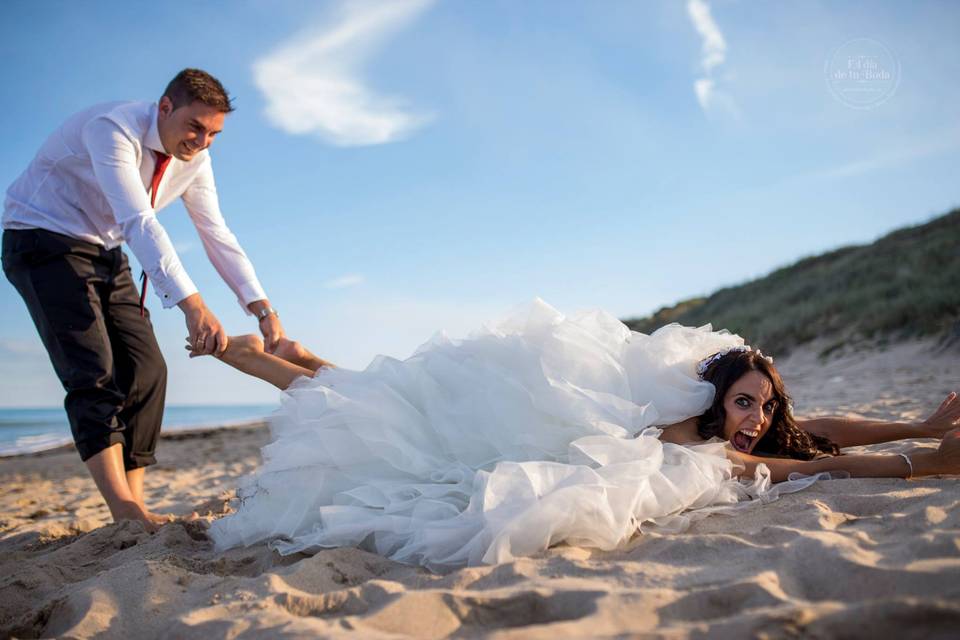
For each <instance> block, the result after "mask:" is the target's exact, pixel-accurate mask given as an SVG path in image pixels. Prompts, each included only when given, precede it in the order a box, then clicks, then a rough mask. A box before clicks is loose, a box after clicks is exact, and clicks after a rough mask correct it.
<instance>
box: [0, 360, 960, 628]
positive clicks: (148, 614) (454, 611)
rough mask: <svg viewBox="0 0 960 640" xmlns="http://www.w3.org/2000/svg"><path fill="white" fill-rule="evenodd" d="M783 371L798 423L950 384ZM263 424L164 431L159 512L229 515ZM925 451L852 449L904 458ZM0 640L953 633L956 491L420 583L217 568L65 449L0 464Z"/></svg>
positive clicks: (959, 623) (958, 570) (947, 363)
mask: <svg viewBox="0 0 960 640" xmlns="http://www.w3.org/2000/svg"><path fill="white" fill-rule="evenodd" d="M813 353H814V350H811V351H805V352H799V353H797V354H795V355H794V356H793V357H791V358H789V359H787V360H784V361H782V362H778V365H779V366H780V368H781V370H782V371H784V372H785V373H786V378H787V382H788V385H789V386H790V388H791V391H792V393H793V395H794V396H795V399H796V405H797V411H798V413H801V414H805V415H824V414H838V413H839V414H847V413H849V414H858V415H863V416H866V417H873V418H885V419H902V420H914V419H917V418H919V417H921V416H922V415H923V414H924V413H926V412H928V411H929V410H932V409H933V408H934V407H935V406H936V405H937V404H938V403H939V401H940V400H941V399H942V397H943V395H945V394H946V392H947V391H949V390H950V389H960V357H958V355H957V353H956V352H954V353H939V354H937V353H936V352H935V351H934V350H933V345H931V344H930V343H923V342H918V343H909V344H905V345H900V346H898V347H896V348H893V349H890V350H888V351H886V352H873V353H869V354H863V353H860V354H858V353H851V354H848V355H846V356H842V357H839V358H837V359H835V360H833V361H831V362H829V363H828V364H827V365H825V366H824V365H822V364H821V363H818V362H817V361H816V358H815V356H814V355H812V354H813ZM267 439H268V433H267V430H266V429H265V428H264V427H260V428H246V429H240V430H230V431H214V432H207V433H203V434H192V435H177V436H174V437H171V438H165V439H164V441H163V442H162V444H161V448H160V452H159V453H160V459H161V461H162V464H159V465H157V466H156V467H154V468H153V469H152V470H151V471H150V473H148V477H147V493H148V500H149V502H150V503H151V504H153V505H156V507H157V508H158V509H160V510H168V511H172V512H174V513H181V514H186V513H189V512H190V511H193V510H195V509H200V510H201V511H202V512H204V513H205V514H207V515H208V516H209V517H216V516H217V515H220V514H222V513H225V512H226V510H227V509H228V508H229V507H228V501H229V498H230V495H231V491H232V489H233V487H234V485H235V480H236V479H237V478H238V477H239V476H241V475H243V474H246V473H249V472H250V471H251V470H252V469H254V468H255V467H256V464H257V461H258V451H259V447H260V446H262V445H263V444H265V443H266V442H267ZM935 446H936V442H935V441H933V440H910V441H902V442H898V443H888V444H885V445H877V446H874V447H868V448H863V450H874V451H905V452H908V451H911V450H915V449H923V448H931V447H935ZM0 479H2V483H0V536H2V537H0V554H2V556H0V557H2V560H0V563H2V575H3V578H2V579H0V636H4V637H6V636H15V637H38V636H43V637H53V636H56V637H92V636H97V637H107V638H110V637H130V636H136V637H161V638H162V637H169V638H210V637H236V636H241V635H242V636H243V637H316V636H324V637H341V636H350V637H363V638H397V637H408V636H410V637H422V638H443V637H448V636H455V637H461V636H484V637H492V638H511V637H524V638H550V639H551V640H554V639H555V638H557V637H563V636H573V637H624V636H633V635H636V636H640V637H644V636H655V637H666V638H673V637H682V638H688V637H710V638H716V637H719V638H724V637H729V638H743V637H759V638H786V637H908V638H909V637H917V638H920V637H923V638H941V637H942V638H948V637H956V635H957V629H960V509H958V508H957V507H958V503H960V485H958V480H957V479H956V478H927V479H919V480H913V481H903V480H896V479H857V480H831V481H826V482H820V483H818V484H817V485H815V486H814V487H812V488H810V489H808V490H806V491H803V492H800V493H797V494H791V495H787V496H785V497H783V498H781V499H780V500H779V501H777V502H775V503H772V504H769V505H763V506H758V507H757V508H753V509H746V510H744V511H743V512H741V513H739V514H737V515H736V516H726V515H714V516H710V517H708V518H705V519H703V520H701V521H698V522H697V523H695V524H694V525H693V526H692V527H691V528H690V529H689V530H688V531H686V532H685V533H681V534H662V533H643V534H641V535H638V536H637V537H636V538H634V540H633V541H632V542H631V544H630V545H628V546H627V547H626V548H624V549H621V550H618V551H615V552H596V551H591V550H589V549H583V548H577V547H566V546H560V547H556V548H553V549H550V550H548V551H546V552H544V553H541V554H538V555H537V556H535V557H532V558H521V559H518V560H516V561H513V562H510V563H506V564H503V565H499V566H484V567H471V568H466V569H462V570H459V571H456V572H453V573H451V574H448V575H434V574H431V573H429V572H427V571H424V570H422V569H419V568H415V567H409V566H405V565H401V564H397V563H395V562H392V561H389V560H387V559H384V558H382V557H379V556H376V555H373V554H370V553H366V552H364V551H360V550H356V549H333V550H328V551H324V552H321V553H318V554H316V555H313V556H306V555H295V556H290V557H281V556H279V555H276V554H274V553H272V552H270V551H269V550H268V549H267V548H266V547H265V546H264V545H259V546H255V547H252V548H249V549H239V550H233V551H230V552H228V553H226V554H223V555H215V554H214V553H213V552H212V550H211V544H210V542H209V541H207V540H206V537H205V535H204V532H203V527H202V526H200V525H199V524H198V523H192V524H191V523H187V524H184V523H174V524H170V525H167V526H165V527H163V528H162V529H161V530H160V532H158V533H156V534H154V535H150V534H147V533H145V532H144V531H143V529H142V528H141V527H140V526H139V525H135V524H133V523H123V524H108V522H109V517H108V513H107V511H106V508H105V507H104V506H103V505H102V504H101V503H100V498H99V497H98V495H97V494H96V491H95V489H94V487H93V483H92V481H90V480H89V479H88V478H87V476H86V474H85V471H84V469H83V466H82V464H81V463H80V461H79V459H78V458H77V456H76V454H75V453H74V452H73V451H68V450H61V451H56V452H48V453H44V454H39V455H34V456H23V457H19V458H14V459H6V460H3V461H0Z"/></svg>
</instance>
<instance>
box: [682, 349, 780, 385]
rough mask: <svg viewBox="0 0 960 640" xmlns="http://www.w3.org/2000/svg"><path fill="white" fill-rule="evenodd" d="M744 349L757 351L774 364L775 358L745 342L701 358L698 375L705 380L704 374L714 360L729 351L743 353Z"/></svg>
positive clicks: (698, 364)
mask: <svg viewBox="0 0 960 640" xmlns="http://www.w3.org/2000/svg"><path fill="white" fill-rule="evenodd" d="M744 351H756V352H757V355H758V356H760V357H761V358H763V359H764V360H766V361H767V362H769V363H770V364H773V358H771V357H770V356H765V355H763V352H762V351H760V349H751V348H750V346H749V345H745V344H743V345H736V346H733V347H727V348H726V349H723V350H722V351H718V352H716V353H715V354H713V355H712V356H708V357H706V358H704V359H703V360H701V361H700V362H698V363H697V376H698V377H699V378H700V379H701V380H703V376H704V374H705V373H706V372H707V369H709V368H710V365H712V364H713V363H714V362H716V361H717V360H719V359H720V358H722V357H723V356H725V355H727V354H728V353H741V352H744Z"/></svg>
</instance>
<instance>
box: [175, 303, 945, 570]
mask: <svg viewBox="0 0 960 640" xmlns="http://www.w3.org/2000/svg"><path fill="white" fill-rule="evenodd" d="M743 342H744V341H743V339H742V338H740V337H739V336H736V335H732V334H730V333H727V332H726V331H719V332H714V331H712V330H711V328H710V326H709V325H707V326H704V327H700V328H698V329H695V328H689V327H682V326H680V325H675V324H674V325H668V326H665V327H663V328H661V329H659V330H657V331H655V332H654V333H652V334H650V335H645V334H641V333H636V332H631V331H630V330H629V329H628V328H627V327H626V326H624V325H623V324H622V323H621V322H619V321H618V320H617V319H616V318H614V317H612V316H610V315H608V314H606V313H603V312H590V313H582V314H579V315H574V316H569V317H568V316H564V315H562V314H560V313H559V312H558V311H556V310H554V309H553V308H551V307H550V306H548V305H547V304H546V303H544V302H542V301H540V300H536V301H534V302H533V303H532V304H531V305H528V306H527V307H525V308H523V309H521V310H520V311H518V312H516V313H514V314H513V315H511V316H509V317H508V318H507V319H506V320H504V321H502V322H500V323H498V324H496V325H494V326H492V327H484V329H482V330H480V331H477V332H475V333H474V334H472V335H471V336H470V337H468V338H467V339H464V340H461V341H451V340H449V339H448V338H446V337H445V336H444V335H442V334H440V335H438V336H436V337H434V338H433V339H432V340H430V341H429V342H427V343H426V344H424V345H423V346H422V347H420V349H418V350H417V351H416V353H414V355H413V356H411V357H410V358H408V359H406V360H403V361H400V360H395V359H393V358H388V357H385V356H379V357H377V358H376V359H374V361H373V362H372V363H371V364H370V365H369V366H368V367H367V368H366V369H365V370H363V371H351V370H346V369H339V368H336V367H333V366H332V365H331V364H330V363H328V362H326V361H324V360H322V359H320V358H318V357H316V356H314V355H313V354H311V353H310V352H309V351H307V350H306V349H305V348H303V347H302V346H301V345H299V344H298V343H295V342H290V341H285V342H283V343H282V344H281V346H280V348H278V349H277V351H276V352H275V354H267V353H264V351H263V346H262V343H261V342H260V340H259V339H258V338H256V337H254V336H241V337H238V338H231V339H230V341H229V346H228V348H227V350H226V352H225V353H224V354H223V355H222V356H221V359H222V360H223V361H224V362H226V363H227V364H230V365H232V366H234V367H236V368H237V369H239V370H241V371H243V372H245V373H248V374H251V375H254V376H257V377H259V378H262V379H263V380H266V381H268V382H270V383H272V384H274V385H276V386H277V387H279V388H281V389H284V390H286V394H285V397H284V401H283V403H282V406H281V408H280V410H279V411H278V412H277V413H276V414H275V415H274V416H273V417H272V418H271V430H272V436H273V439H272V442H271V443H270V444H268V445H267V446H266V447H264V449H263V465H262V467H261V469H260V470H259V471H258V472H257V473H256V474H255V475H253V476H252V477H250V478H247V479H246V480H245V481H243V483H242V484H241V486H240V487H239V489H238V491H237V497H238V500H237V510H236V512H235V513H232V514H230V515H228V516H226V517H224V518H221V519H220V520H217V521H215V522H213V523H212V524H211V527H210V535H211V538H212V539H213V540H214V542H215V544H216V547H217V549H219V550H225V549H228V548H231V547H235V546H239V545H250V544H253V543H256V542H260V541H263V540H269V541H270V545H271V546H272V547H273V548H275V549H277V550H278V551H280V552H281V553H284V554H288V553H295V552H298V551H311V550H317V549H320V548H324V547H336V546H346V545H357V546H362V547H364V548H367V549H370V550H372V551H375V552H377V553H381V554H383V555H386V556H389V557H391V558H393V559H395V560H397V561H400V562H408V563H418V564H422V565H424V566H426V567H428V568H430V569H432V570H444V569H449V568H453V567H459V566H463V565H465V564H479V563H496V562H503V561H506V560H509V559H511V558H512V557H514V556H517V555H528V554H531V553H535V552H537V551H540V550H543V549H546V548H547V547H549V546H551V545H553V544H557V543H560V542H567V543H570V544H578V545H583V546H592V547H598V548H601V549H612V548H615V547H617V546H618V545H620V544H622V543H623V542H625V541H627V540H629V539H630V537H631V536H633V535H634V534H635V533H636V532H637V531H638V530H639V529H640V528H641V527H644V528H648V527H656V528H658V529H660V530H667V531H679V530H682V529H683V528H685V527H686V526H688V525H689V523H690V522H691V521H692V520H694V519H697V518H700V517H703V516H705V515H707V514H709V513H714V512H718V511H721V512H731V511H734V510H736V509H739V508H743V507H744V506H748V505H749V504H751V503H755V502H767V501H770V500H774V499H776V498H777V496H778V495H779V494H780V493H783V492H788V491H796V490H799V489H802V488H804V487H806V486H808V485H809V484H811V483H812V482H815V481H816V480H817V479H819V478H829V477H831V475H830V472H833V473H834V474H835V475H834V476H833V477H846V476H847V475H849V476H855V477H906V478H910V477H913V476H921V475H933V474H954V473H960V429H956V428H954V427H955V426H956V424H957V423H958V422H960V401H958V400H957V399H956V394H955V393H951V394H950V395H949V396H948V397H947V398H946V400H944V402H943V403H942V404H941V406H940V407H939V409H937V411H936V412H935V413H934V414H933V415H932V416H930V418H928V419H927V420H926V421H924V422H922V423H919V424H907V423H884V422H872V421H861V420H847V419H839V418H819V419H814V420H803V419H800V418H797V417H794V416H793V413H792V407H791V401H790V397H789V395H788V394H787V392H786V389H785V387H784V384H783V381H782V379H781V377H780V374H779V373H778V372H777V370H776V368H775V367H774V365H773V361H772V359H770V358H769V357H766V356H764V355H763V354H761V353H760V352H759V351H757V350H754V349H751V348H750V347H748V346H745V345H744V344H743ZM187 348H188V349H189V347H187ZM923 437H930V438H941V439H942V441H941V444H940V446H939V448H938V449H937V450H934V451H927V452H921V453H914V454H913V455H912V456H907V455H905V454H893V455H890V454H871V455H842V454H840V451H839V449H840V448H842V447H847V446H855V445H864V444H873V443H878V442H886V441H891V440H899V439H906V438H923Z"/></svg>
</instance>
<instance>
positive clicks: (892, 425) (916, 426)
mask: <svg viewBox="0 0 960 640" xmlns="http://www.w3.org/2000/svg"><path fill="white" fill-rule="evenodd" d="M958 422H960V400H958V399H957V394H956V393H950V394H949V395H947V397H946V399H945V400H944V401H943V402H942V403H941V404H940V407H939V408H938V409H937V410H936V411H934V412H933V414H932V415H931V416H930V417H929V418H927V419H926V420H924V421H922V422H885V421H881V420H855V419H850V418H813V419H809V420H805V419H802V418H798V419H797V424H798V425H799V426H800V428H801V429H803V430H804V431H808V432H809V433H813V434H816V435H818V436H823V437H825V438H829V439H830V440H832V441H833V442H835V443H837V446H838V447H840V448H843V447H855V446H860V445H867V444H877V443H879V442H892V441H893V440H906V439H908V438H942V437H943V436H944V434H945V433H947V432H948V431H950V430H951V429H953V428H954V427H956V426H957V424H958Z"/></svg>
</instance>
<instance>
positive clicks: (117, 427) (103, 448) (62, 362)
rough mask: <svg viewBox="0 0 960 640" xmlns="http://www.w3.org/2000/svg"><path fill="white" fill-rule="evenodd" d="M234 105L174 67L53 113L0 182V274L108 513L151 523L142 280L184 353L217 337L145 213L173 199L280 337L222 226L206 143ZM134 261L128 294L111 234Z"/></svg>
mask: <svg viewBox="0 0 960 640" xmlns="http://www.w3.org/2000/svg"><path fill="white" fill-rule="evenodd" d="M231 111H233V107H232V105H231V104H230V97H229V96H228V95H227V92H226V91H225V90H224V88H223V86H222V85H221V84H220V82H219V81H218V80H217V79H216V78H214V77H213V76H211V75H210V74H208V73H206V72H204V71H200V70H198V69H184V70H183V71H181V72H180V73H178V74H177V76H176V77H175V78H174V79H173V80H172V81H171V82H170V84H169V85H167V88H166V90H165V91H164V92H163V96H162V97H161V98H160V101H159V102H158V103H149V102H111V103H106V104H99V105H95V106H93V107H90V108H88V109H86V110H85V111H81V112H80V113H77V114H75V115H73V116H71V117H70V118H69V119H67V120H66V122H64V123H63V125H61V126H60V127H59V128H58V129H57V130H56V131H55V132H54V133H53V135H51V136H50V137H49V138H48V139H47V140H46V142H44V144H43V146H42V147H41V148H40V150H39V151H38V152H37V155H36V156H35V157H34V159H33V161H32V162H31V163H30V164H29V166H28V167H27V169H26V170H25V171H24V172H23V174H21V175H20V177H19V178H17V180H16V181H15V182H14V183H13V184H12V185H11V186H10V188H9V189H8V190H7V198H6V202H5V205H4V212H3V229H4V232H3V271H4V273H5V274H6V276H7V278H8V279H9V280H10V282H11V283H12V284H13V285H14V287H16V289H17V291H19V293H20V295H21V296H22V297H23V300H24V302H25V303H26V305H27V308H28V309H29V311H30V315H31V317H32V318H33V322H34V324H35V325H36V327H37V331H38V332H39V333H40V338H41V339H42V341H43V344H44V346H45V347H46V349H47V353H48V354H49V356H50V361H51V362H52V363H53V367H54V369H55V370H56V373H57V376H58V377H59V378H60V381H61V382H62V383H63V386H64V389H65V390H66V392H67V395H66V399H65V401H64V406H65V408H66V411H67V416H68V417H69V420H70V428H71V431H72V433H73V438H74V442H75V443H76V445H77V450H78V451H79V453H80V458H81V459H82V460H83V461H84V462H85V463H86V466H87V469H88V470H89V472H90V475H91V476H92V477H93V479H94V481H95V482H96V484H97V488H98V489H99V490H100V493H101V494H102V495H103V497H104V499H105V500H106V503H107V505H108V506H109V507H110V513H111V514H112V515H113V518H114V520H123V519H132V520H139V521H141V522H143V524H144V525H145V526H146V527H147V529H148V530H155V529H156V528H157V527H158V526H159V524H160V523H161V522H163V521H165V518H163V517H162V516H159V515H157V514H153V513H151V512H150V511H149V510H148V509H147V508H146V506H145V505H144V501H143V478H144V472H145V469H146V467H147V466H148V465H151V464H155V463H156V458H155V457H154V450H155V447H156V443H157V438H158V436H159V433H160V424H161V420H162V418H163V406H164V394H165V390H166V375H167V374H166V365H165V364H164V361H163V356H162V355H161V353H160V349H159V347H158V346H157V341H156V338H155V336H154V334H153V326H152V325H151V323H150V315H149V312H148V311H147V310H146V309H145V308H144V296H145V294H146V287H147V282H148V280H149V281H152V283H153V287H154V289H155V291H156V293H157V295H158V296H159V298H160V300H161V303H162V305H163V307H164V308H170V307H173V306H177V307H179V308H180V310H181V311H183V313H184V316H185V319H186V324H187V331H188V333H189V338H188V340H189V341H190V345H191V348H192V350H193V352H194V353H200V354H218V355H219V354H222V353H223V351H224V350H225V349H226V347H227V336H226V333H225V332H224V329H223V327H222V326H221V325H220V322H219V321H218V320H217V318H216V316H214V315H213V313H212V312H211V311H210V310H209V309H208V308H207V306H206V304H204V301H203V298H201V297H200V293H199V292H198V291H197V288H196V286H194V284H193V281H192V280H191V279H190V277H189V276H188V275H187V273H186V271H185V270H184V268H183V265H182V264H181V262H180V259H179V257H178V256H177V253H176V251H175V250H174V248H173V244H172V243H171V242H170V238H169V237H168V236H167V233H166V231H165V230H164V228H163V227H162V226H161V225H160V223H159V222H158V221H157V216H156V214H157V211H159V210H160V209H162V208H163V207H165V206H166V205H168V204H170V202H172V201H173V200H174V199H175V198H177V197H180V198H182V199H183V203H184V205H185V206H186V208H187V211H188V212H189V214H190V218H191V220H192V221H193V224H194V225H195V226H196V228H197V231H198V232H199V234H200V238H201V240H202V241H203V246H204V249H206V252H207V256H208V257H209V258H210V261H211V262H212V263H213V265H214V267H216V269H217V271H218V272H219V273H220V276H221V277H222V278H223V280H224V281H225V282H226V283H227V285H229V287H230V288H231V289H232V290H233V292H234V293H235V294H236V296H237V298H238V300H239V301H240V303H241V305H242V306H243V307H244V308H245V309H246V310H247V311H248V312H249V313H250V314H252V315H254V316H255V317H256V319H257V320H258V322H259V324H260V331H261V333H262V334H263V337H264V343H265V348H266V350H267V351H269V352H272V351H273V350H274V349H275V348H276V345H277V343H278V341H279V340H280V339H281V338H282V337H283V327H282V326H281V325H280V321H279V319H278V317H277V312H276V311H275V310H274V309H273V308H272V307H271V306H270V302H269V301H268V300H267V296H266V294H265V293H264V291H263V288H262V287H261V286H260V283H259V281H258V280H257V277H256V274H255V273H254V270H253V265H252V264H251V263H250V260H249V259H247V256H246V254H245V253H244V251H243V249H241V248H240V245H239V244H238V243H237V239H236V237H235V236H234V235H233V233H231V232H230V229H228V228H227V225H226V223H225V222H224V219H223V216H222V215H221V213H220V206H219V203H218V200H217V190H216V187H215V185H214V180H213V170H212V168H211V165H210V155H209V153H208V152H207V148H208V147H209V146H210V145H211V144H212V143H213V140H214V138H215V137H216V136H217V135H218V134H219V133H220V131H221V130H222V129H223V124H224V120H225V118H226V115H227V114H228V113H230V112H231ZM123 241H126V242H127V244H128V245H129V247H130V249H131V250H132V251H133V254H134V255H135V256H136V257H137V260H139V262H140V264H141V265H142V266H143V269H144V273H143V274H141V276H142V287H141V291H140V292H139V293H138V292H137V287H136V284H135V282H134V280H133V277H132V275H131V273H130V267H129V265H128V264H127V259H126V256H125V255H124V254H123V252H122V250H121V248H120V244H121V243H122V242H123Z"/></svg>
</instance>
